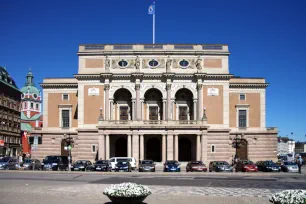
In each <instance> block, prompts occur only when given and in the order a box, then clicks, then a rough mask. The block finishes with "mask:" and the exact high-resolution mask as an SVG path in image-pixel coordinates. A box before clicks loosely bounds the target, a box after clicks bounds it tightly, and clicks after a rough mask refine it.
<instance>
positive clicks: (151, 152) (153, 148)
mask: <svg viewBox="0 0 306 204" xmlns="http://www.w3.org/2000/svg"><path fill="white" fill-rule="evenodd" d="M161 157H162V155H161V144H160V140H159V139H157V138H150V139H148V141H147V143H146V159H150V160H153V161H156V162H160V161H161V160H162V158H161Z"/></svg>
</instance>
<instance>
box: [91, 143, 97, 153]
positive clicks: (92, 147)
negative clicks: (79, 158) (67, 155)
mask: <svg viewBox="0 0 306 204" xmlns="http://www.w3.org/2000/svg"><path fill="white" fill-rule="evenodd" d="M91 151H92V153H96V151H97V148H96V145H92V146H91Z"/></svg>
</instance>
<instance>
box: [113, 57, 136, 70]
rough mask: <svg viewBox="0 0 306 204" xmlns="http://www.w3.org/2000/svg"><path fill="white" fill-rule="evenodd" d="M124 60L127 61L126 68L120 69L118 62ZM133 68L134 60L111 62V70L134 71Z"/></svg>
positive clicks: (114, 60)
mask: <svg viewBox="0 0 306 204" xmlns="http://www.w3.org/2000/svg"><path fill="white" fill-rule="evenodd" d="M121 60H125V61H127V63H128V64H127V66H125V67H120V66H119V64H118V63H119V61H121ZM134 68H135V60H134V59H122V58H120V59H113V60H112V69H134Z"/></svg>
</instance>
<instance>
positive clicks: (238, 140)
mask: <svg viewBox="0 0 306 204" xmlns="http://www.w3.org/2000/svg"><path fill="white" fill-rule="evenodd" d="M242 137H243V134H242V135H241V136H239V135H238V134H237V135H236V136H235V138H234V139H233V142H232V146H233V148H235V149H236V152H235V159H236V158H237V150H238V148H240V145H241V138H242Z"/></svg>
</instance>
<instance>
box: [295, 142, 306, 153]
mask: <svg viewBox="0 0 306 204" xmlns="http://www.w3.org/2000/svg"><path fill="white" fill-rule="evenodd" d="M304 152H306V142H296V143H295V153H296V154H300V153H304Z"/></svg>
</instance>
